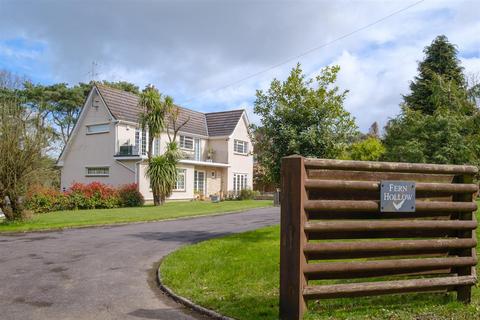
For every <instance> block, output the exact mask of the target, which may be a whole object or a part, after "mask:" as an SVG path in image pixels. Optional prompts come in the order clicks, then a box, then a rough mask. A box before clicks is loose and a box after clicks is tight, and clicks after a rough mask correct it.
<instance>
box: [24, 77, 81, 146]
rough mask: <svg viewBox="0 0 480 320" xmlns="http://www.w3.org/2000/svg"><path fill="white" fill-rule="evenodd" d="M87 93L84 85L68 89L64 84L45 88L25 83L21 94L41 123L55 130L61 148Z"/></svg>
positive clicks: (71, 129) (75, 120)
mask: <svg viewBox="0 0 480 320" xmlns="http://www.w3.org/2000/svg"><path fill="white" fill-rule="evenodd" d="M89 91H90V89H89V87H88V86H86V85H84V84H78V85H75V86H73V87H69V86H68V85H67V84H66V83H57V84H53V85H46V86H45V85H40V84H33V83H31V82H26V83H25V84H24V88H23V90H22V91H21V92H22V95H23V96H24V98H25V102H26V103H27V104H28V105H29V107H30V108H33V109H35V110H36V111H37V112H39V114H40V115H41V117H42V118H43V121H44V122H45V123H46V124H50V125H51V127H52V128H54V129H55V132H56V133H57V137H58V138H59V140H60V147H63V146H64V145H65V144H66V143H67V141H68V138H69V137H70V134H71V133H72V131H73V128H74V126H75V123H76V122H77V118H78V116H79V114H80V111H81V109H82V106H83V103H84V101H85V97H86V95H87V94H88V92H89Z"/></svg>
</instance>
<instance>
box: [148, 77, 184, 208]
mask: <svg viewBox="0 0 480 320" xmlns="http://www.w3.org/2000/svg"><path fill="white" fill-rule="evenodd" d="M140 106H141V107H142V109H143V110H142V112H141V113H140V115H139V118H140V125H141V127H142V129H143V130H147V131H148V154H147V155H148V169H147V172H148V171H150V172H151V173H152V174H148V173H147V176H148V177H149V178H150V187H151V188H152V193H153V203H154V204H155V205H159V204H162V203H163V201H161V200H160V199H161V198H162V194H160V193H159V192H160V191H159V190H161V188H160V187H158V185H156V183H158V181H160V180H162V176H158V174H165V172H163V171H162V170H158V168H157V169H156V170H150V168H151V166H152V165H153V162H154V159H155V158H154V157H153V156H152V151H153V139H154V138H155V137H157V138H159V137H160V134H161V133H162V131H164V129H165V127H166V124H167V120H166V119H167V115H168V113H169V112H170V110H171V109H172V107H173V99H172V98H171V97H169V96H162V94H160V93H159V92H158V90H157V89H156V88H155V87H153V86H147V87H146V88H145V90H143V92H142V93H141V94H140ZM155 162H158V161H155ZM175 165H176V163H175ZM156 166H158V164H157V165H156ZM167 193H171V191H170V192H167ZM163 199H164V200H165V198H163Z"/></svg>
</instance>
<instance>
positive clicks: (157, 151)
mask: <svg viewBox="0 0 480 320" xmlns="http://www.w3.org/2000/svg"><path fill="white" fill-rule="evenodd" d="M153 155H154V156H159V155H160V137H156V138H155V139H153Z"/></svg>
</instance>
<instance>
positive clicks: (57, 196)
mask: <svg viewBox="0 0 480 320" xmlns="http://www.w3.org/2000/svg"><path fill="white" fill-rule="evenodd" d="M24 205H25V208H26V209H28V210H31V211H33V212H36V213H42V212H49V211H57V210H65V209H68V207H69V199H68V196H67V195H66V194H65V193H62V192H60V191H58V190H57V189H53V188H46V187H42V186H34V187H33V188H31V189H30V190H29V192H28V193H27V195H26V196H25V199H24Z"/></svg>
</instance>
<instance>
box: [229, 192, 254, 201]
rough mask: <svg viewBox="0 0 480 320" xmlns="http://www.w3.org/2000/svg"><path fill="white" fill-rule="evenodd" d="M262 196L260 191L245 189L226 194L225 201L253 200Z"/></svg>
mask: <svg viewBox="0 0 480 320" xmlns="http://www.w3.org/2000/svg"><path fill="white" fill-rule="evenodd" d="M259 195H260V192H259V191H254V190H252V189H243V190H242V191H240V192H238V191H229V192H228V193H227V194H225V197H224V200H227V201H228V200H253V199H255V197H258V196H259Z"/></svg>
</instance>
